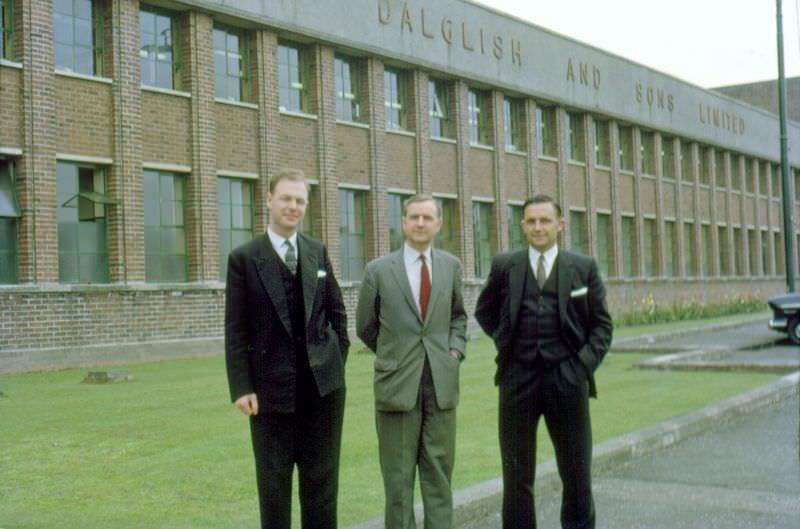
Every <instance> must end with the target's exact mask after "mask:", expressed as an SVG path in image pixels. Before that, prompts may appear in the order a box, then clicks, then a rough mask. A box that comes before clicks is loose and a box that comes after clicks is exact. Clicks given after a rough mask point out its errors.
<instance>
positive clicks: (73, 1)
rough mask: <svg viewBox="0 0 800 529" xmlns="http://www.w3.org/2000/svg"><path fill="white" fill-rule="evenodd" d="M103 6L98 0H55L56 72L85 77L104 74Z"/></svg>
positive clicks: (54, 37) (54, 45)
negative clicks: (62, 71)
mask: <svg viewBox="0 0 800 529" xmlns="http://www.w3.org/2000/svg"><path fill="white" fill-rule="evenodd" d="M103 43H104V41H103V4H102V2H99V1H98V0H54V2H53V47H54V51H55V64H56V69H59V70H65V71H68V72H75V73H80V74H84V75H102V73H103Z"/></svg>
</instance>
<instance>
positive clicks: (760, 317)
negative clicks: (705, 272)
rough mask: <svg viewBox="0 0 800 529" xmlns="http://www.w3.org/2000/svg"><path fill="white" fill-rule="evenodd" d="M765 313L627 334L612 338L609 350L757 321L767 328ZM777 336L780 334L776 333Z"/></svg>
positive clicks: (740, 325) (735, 326)
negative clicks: (651, 331) (703, 324)
mask: <svg viewBox="0 0 800 529" xmlns="http://www.w3.org/2000/svg"><path fill="white" fill-rule="evenodd" d="M764 314H766V313H764ZM764 314H754V315H753V317H752V318H742V319H741V320H737V321H728V322H720V323H717V324H714V325H708V326H698V327H690V328H687V329H676V330H671V331H660V332H654V333H650V334H643V335H639V336H626V337H624V338H619V339H615V340H612V342H611V347H609V351H612V350H614V349H615V348H617V347H622V348H627V347H631V346H637V345H640V344H643V343H644V344H649V343H655V342H657V341H658V340H660V339H662V338H679V337H684V336H691V335H693V334H702V333H706V332H709V331H723V330H726V329H735V328H737V327H742V326H744V325H751V324H756V323H763V324H764V328H766V325H767V324H766V321H767V319H768V317H767V318H766V319H765V316H764ZM775 336H776V337H777V336H779V335H778V334H777V333H776V334H775Z"/></svg>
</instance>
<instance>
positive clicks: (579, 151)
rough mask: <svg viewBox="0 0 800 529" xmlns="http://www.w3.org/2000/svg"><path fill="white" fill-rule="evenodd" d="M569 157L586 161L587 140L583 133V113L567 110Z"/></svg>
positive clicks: (577, 160)
mask: <svg viewBox="0 0 800 529" xmlns="http://www.w3.org/2000/svg"><path fill="white" fill-rule="evenodd" d="M567 159H568V160H570V161H573V162H585V161H586V142H585V141H584V134H583V114H580V113H577V112H567Z"/></svg>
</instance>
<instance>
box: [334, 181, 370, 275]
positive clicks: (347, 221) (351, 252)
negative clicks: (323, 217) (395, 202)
mask: <svg viewBox="0 0 800 529" xmlns="http://www.w3.org/2000/svg"><path fill="white" fill-rule="evenodd" d="M339 241H340V243H341V247H340V253H341V262H342V279H345V280H349V281H358V280H360V279H361V278H362V277H363V276H364V267H365V266H366V264H367V221H366V193H364V192H363V191H358V190H354V189H339Z"/></svg>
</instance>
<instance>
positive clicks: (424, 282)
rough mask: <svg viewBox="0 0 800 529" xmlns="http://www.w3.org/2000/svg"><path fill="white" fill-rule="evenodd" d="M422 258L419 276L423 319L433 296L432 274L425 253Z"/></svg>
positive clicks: (420, 306) (420, 308)
mask: <svg viewBox="0 0 800 529" xmlns="http://www.w3.org/2000/svg"><path fill="white" fill-rule="evenodd" d="M419 258H420V259H422V269H421V270H420V277H419V310H420V312H421V313H422V321H425V315H426V314H427V313H428V300H429V299H430V297H431V275H430V274H429V273H428V265H427V263H426V262H425V254H420V256H419Z"/></svg>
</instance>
